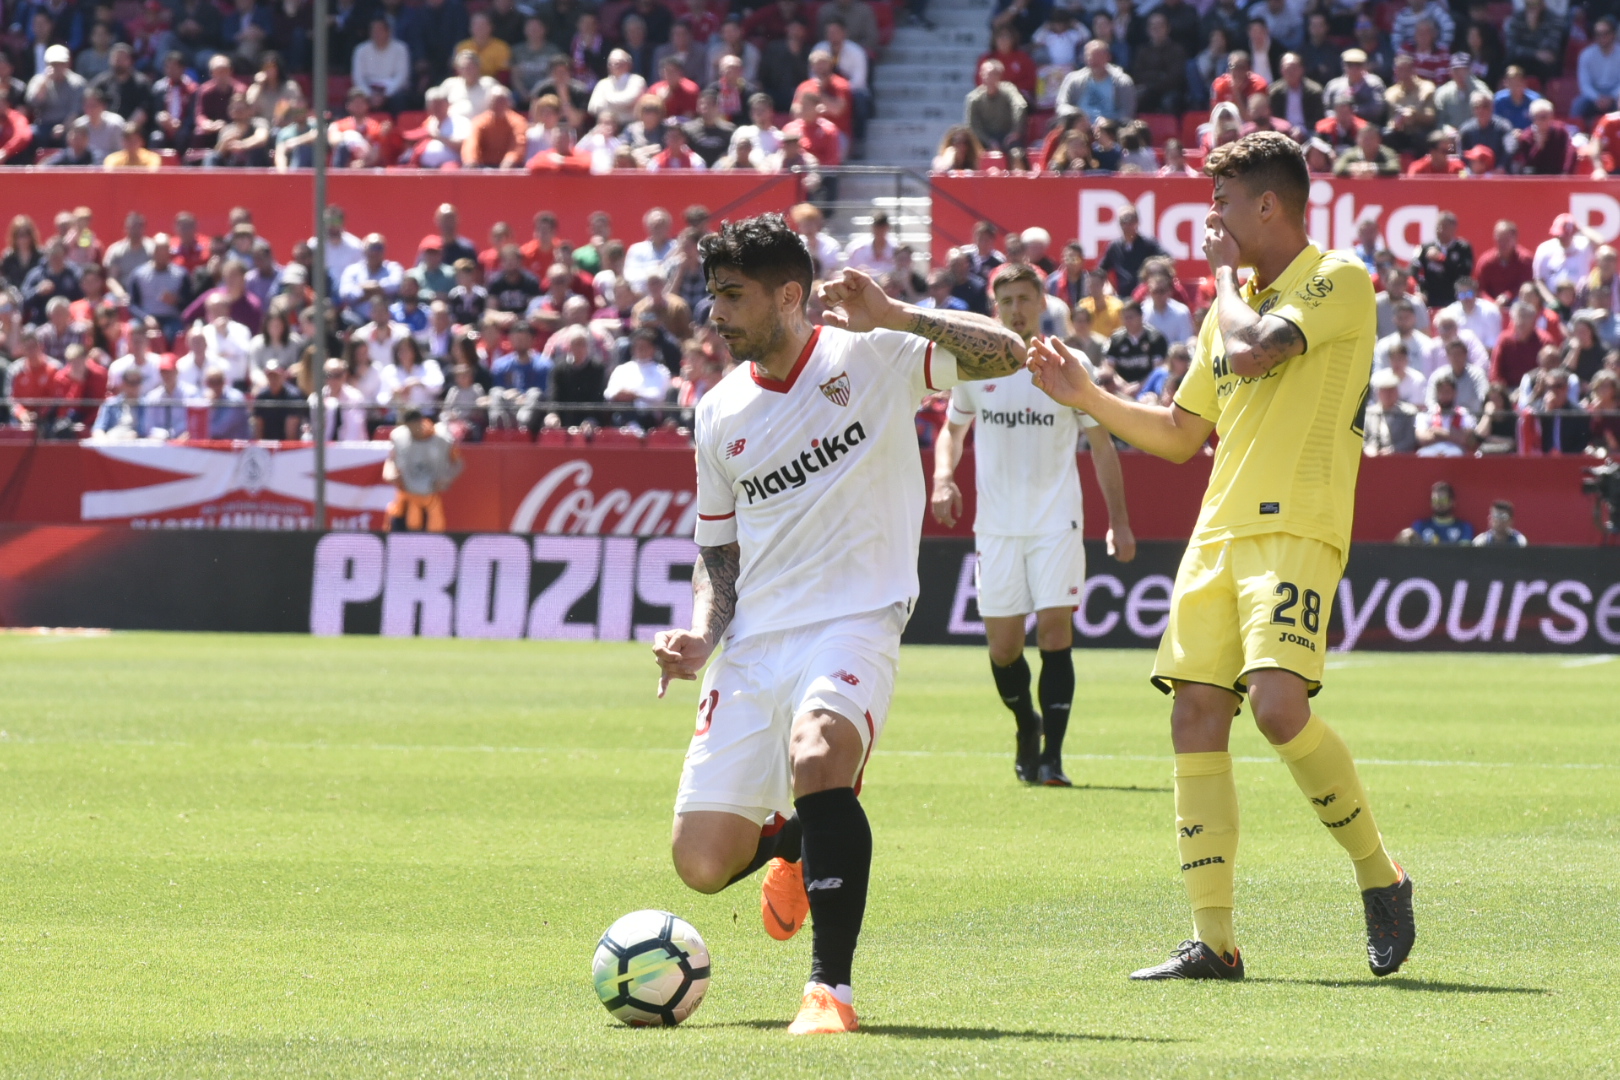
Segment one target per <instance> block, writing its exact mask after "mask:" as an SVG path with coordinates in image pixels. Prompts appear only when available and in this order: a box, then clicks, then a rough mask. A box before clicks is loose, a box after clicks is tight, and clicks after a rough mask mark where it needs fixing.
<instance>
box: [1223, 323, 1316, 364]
mask: <svg viewBox="0 0 1620 1080" xmlns="http://www.w3.org/2000/svg"><path fill="white" fill-rule="evenodd" d="M1232 336H1233V338H1234V339H1235V340H1237V341H1239V342H1241V343H1242V344H1244V345H1247V346H1248V347H1249V355H1250V356H1252V357H1254V362H1255V363H1256V364H1257V365H1258V366H1259V368H1260V370H1261V371H1270V370H1271V369H1272V368H1274V367H1276V366H1277V365H1278V364H1280V363H1282V362H1283V361H1284V360H1287V359H1288V358H1289V357H1291V356H1297V355H1299V353H1300V351H1301V350H1302V349H1303V348H1304V346H1305V335H1304V334H1301V333H1300V332H1299V327H1297V326H1295V325H1294V324H1293V323H1291V322H1289V321H1288V320H1287V319H1278V318H1271V319H1266V318H1262V319H1260V320H1259V321H1258V322H1256V323H1255V324H1254V325H1253V326H1246V327H1244V328H1243V329H1241V330H1239V331H1238V332H1237V333H1235V334H1233V335H1232Z"/></svg>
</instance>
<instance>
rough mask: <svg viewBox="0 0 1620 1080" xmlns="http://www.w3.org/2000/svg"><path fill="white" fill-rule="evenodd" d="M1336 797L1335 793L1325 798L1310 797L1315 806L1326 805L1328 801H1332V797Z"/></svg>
mask: <svg viewBox="0 0 1620 1080" xmlns="http://www.w3.org/2000/svg"><path fill="white" fill-rule="evenodd" d="M1337 798H1338V796H1337V795H1329V796H1327V797H1326V798H1321V799H1318V798H1314V797H1313V798H1312V799H1311V802H1313V803H1315V804H1316V805H1317V806H1327V805H1329V804H1330V803H1332V802H1333V800H1334V799H1337Z"/></svg>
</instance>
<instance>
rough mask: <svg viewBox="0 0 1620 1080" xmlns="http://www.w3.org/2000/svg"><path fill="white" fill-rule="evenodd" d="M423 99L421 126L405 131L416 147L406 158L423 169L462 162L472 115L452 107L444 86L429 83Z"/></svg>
mask: <svg viewBox="0 0 1620 1080" xmlns="http://www.w3.org/2000/svg"><path fill="white" fill-rule="evenodd" d="M551 100H552V101H553V102H554V101H555V100H556V99H555V98H552V99H551ZM424 103H425V104H426V105H427V116H426V117H424V118H423V120H422V126H421V127H419V128H417V129H416V130H414V131H409V132H406V133H405V141H406V142H408V143H411V144H412V146H413V147H414V148H413V149H412V151H411V153H410V155H409V157H408V158H407V159H406V160H407V162H408V163H409V164H412V165H416V166H418V167H419V168H423V169H443V168H446V167H452V168H453V167H456V166H459V165H460V164H461V148H462V145H463V144H464V143H465V142H466V140H467V136H468V135H469V134H470V133H471V132H472V120H471V118H469V117H467V116H463V115H460V114H457V113H453V112H451V111H450V96H449V95H448V94H446V93H445V91H444V88H443V87H441V86H434V87H429V88H428V91H427V93H426V95H424ZM531 156H532V155H531Z"/></svg>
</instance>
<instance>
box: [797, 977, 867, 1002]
mask: <svg viewBox="0 0 1620 1080" xmlns="http://www.w3.org/2000/svg"><path fill="white" fill-rule="evenodd" d="M817 986H819V987H822V988H823V989H825V990H826V991H827V992H828V993H829V994H831V995H832V996H833V997H835V998H837V999H838V1000H839V1001H841V1002H843V1003H844V1004H845V1005H854V1004H855V990H854V988H853V987H851V986H850V985H849V983H839V984H838V985H837V986H828V985H827V984H826V983H815V982H812V983H805V984H804V992H805V993H807V994H808V993H809V992H810V991H811V990H812V989H813V988H815V987H817Z"/></svg>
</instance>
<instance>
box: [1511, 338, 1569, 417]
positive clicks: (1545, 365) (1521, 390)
mask: <svg viewBox="0 0 1620 1080" xmlns="http://www.w3.org/2000/svg"><path fill="white" fill-rule="evenodd" d="M1555 379H1557V380H1562V381H1564V382H1566V383H1568V384H1569V386H1568V391H1569V392H1568V395H1567V397H1568V400H1570V401H1573V400H1574V399H1575V397H1576V396H1577V395H1578V394H1579V393H1580V381H1579V380H1578V379H1576V378H1575V374H1574V372H1572V371H1570V370H1569V369H1568V368H1566V367H1564V352H1563V349H1562V348H1560V347H1559V346H1558V345H1544V346H1542V348H1541V351H1540V352H1538V353H1537V354H1536V366H1535V367H1533V368H1531V369H1530V370H1529V371H1527V372H1525V373H1524V376H1523V377H1522V378H1520V379H1519V387H1518V389H1517V390H1516V391H1514V397H1515V398H1516V399H1518V402H1519V405H1520V406H1521V407H1522V408H1525V409H1532V408H1534V403H1535V402H1536V401H1537V400H1538V399H1539V398H1540V397H1541V396H1542V394H1543V393H1544V391H1545V390H1546V387H1547V384H1548V383H1550V382H1552V381H1553V380H1555Z"/></svg>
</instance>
